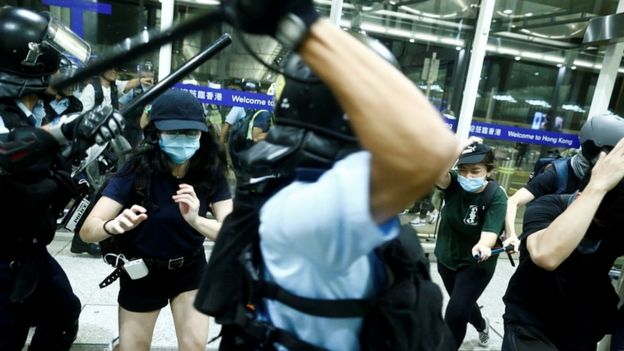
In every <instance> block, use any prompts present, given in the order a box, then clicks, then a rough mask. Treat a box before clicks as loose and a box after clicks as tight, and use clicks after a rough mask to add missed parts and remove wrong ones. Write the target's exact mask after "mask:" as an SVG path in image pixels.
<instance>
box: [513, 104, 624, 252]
mask: <svg viewBox="0 0 624 351" xmlns="http://www.w3.org/2000/svg"><path fill="white" fill-rule="evenodd" d="M579 134H580V135H579V137H580V141H581V151H580V152H579V153H577V154H576V155H574V156H572V157H570V158H567V159H559V160H555V161H552V163H551V164H549V165H547V166H546V165H545V167H546V169H544V170H543V171H542V170H538V172H539V171H541V173H539V174H536V175H535V176H534V178H533V179H531V180H530V181H529V183H528V184H527V185H526V186H524V187H522V188H520V189H518V191H516V192H515V193H514V194H513V195H512V196H510V197H509V199H508V202H507V213H506V215H505V233H506V239H505V243H504V245H505V246H507V245H514V246H515V247H516V248H517V247H518V245H519V243H520V242H519V240H518V236H517V233H516V227H515V223H516V214H517V211H518V209H519V208H520V207H522V206H524V205H526V204H527V203H529V202H531V201H533V200H534V199H537V198H539V197H541V196H544V195H548V194H570V193H573V192H575V191H576V190H578V188H579V185H580V182H581V180H582V179H583V178H584V177H585V175H586V174H587V172H588V170H589V168H590V167H591V165H592V164H593V163H595V162H596V157H597V156H598V152H599V151H600V148H601V147H602V146H604V140H619V139H620V138H622V137H624V119H623V118H621V117H619V116H616V115H611V114H606V115H597V116H594V117H590V118H588V119H587V121H586V122H585V123H584V124H583V126H582V127H581V131H580V133H579ZM611 146H613V145H611ZM555 163H560V165H556V164H555Z"/></svg>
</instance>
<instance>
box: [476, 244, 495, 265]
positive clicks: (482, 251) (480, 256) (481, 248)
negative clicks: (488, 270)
mask: <svg viewBox="0 0 624 351" xmlns="http://www.w3.org/2000/svg"><path fill="white" fill-rule="evenodd" d="M472 256H473V257H474V258H475V259H476V260H477V262H483V261H486V260H487V259H488V258H490V256H492V248H491V247H489V246H487V245H484V244H481V243H477V244H476V245H475V246H473V247H472Z"/></svg>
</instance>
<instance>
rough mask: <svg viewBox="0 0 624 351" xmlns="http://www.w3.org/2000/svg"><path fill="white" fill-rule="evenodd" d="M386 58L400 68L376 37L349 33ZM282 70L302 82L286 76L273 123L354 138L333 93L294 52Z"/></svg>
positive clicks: (344, 139) (335, 136)
mask: <svg viewBox="0 0 624 351" xmlns="http://www.w3.org/2000/svg"><path fill="white" fill-rule="evenodd" d="M351 34H352V35H353V36H354V37H355V38H356V39H358V40H359V41H360V42H362V43H363V44H364V45H366V46H367V47H368V48H370V49H372V50H373V51H374V52H375V53H377V54H378V55H379V56H381V57H382V58H383V59H385V60H386V61H388V62H390V63H391V64H392V65H394V66H395V67H397V68H399V63H398V61H397V59H396V58H395V57H394V55H393V54H392V52H390V50H389V49H388V48H387V47H385V46H384V45H383V44H382V43H381V42H379V41H378V40H376V39H373V38H370V37H368V36H366V35H364V34H361V33H359V32H357V33H351ZM283 66H284V72H285V73H286V74H287V75H289V76H293V77H295V78H299V79H300V80H302V81H303V82H305V83H303V82H300V81H297V80H294V79H290V78H288V77H287V76H286V83H285V86H284V88H283V90H282V92H281V94H280V96H279V101H278V103H277V105H276V108H275V123H276V124H282V125H288V126H294V127H299V128H304V129H308V130H313V131H316V132H318V133H320V134H322V135H325V136H330V137H333V138H337V139H341V140H343V141H355V140H356V138H355V136H354V134H353V132H352V130H351V126H350V125H349V122H348V120H347V119H346V118H345V114H344V112H343V111H342V108H341V107H340V105H339V104H338V101H337V100H336V98H335V97H334V94H333V93H332V92H331V91H330V90H329V88H328V87H327V86H326V85H325V84H324V83H322V82H321V81H320V80H318V78H317V77H316V76H315V74H314V73H313V72H312V70H311V69H310V67H308V65H307V64H306V63H305V62H303V60H302V59H301V57H300V56H299V55H297V54H294V53H293V54H291V55H290V56H288V57H287V58H286V60H284V64H283Z"/></svg>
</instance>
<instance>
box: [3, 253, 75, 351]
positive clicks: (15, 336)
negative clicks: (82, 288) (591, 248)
mask: <svg viewBox="0 0 624 351" xmlns="http://www.w3.org/2000/svg"><path fill="white" fill-rule="evenodd" d="M30 258H32V259H33V261H34V262H35V263H36V266H37V274H38V277H39V278H38V282H37V285H36V288H35V290H34V292H33V293H32V295H30V296H29V297H27V298H26V299H25V300H23V301H22V302H15V303H11V302H10V300H9V298H10V294H11V288H12V287H13V285H14V283H15V272H14V271H13V270H11V268H10V262H9V261H7V260H4V259H0V350H2V351H14V350H15V351H19V350H21V349H22V347H23V346H24V344H25V342H26V338H27V336H28V330H29V328H30V327H31V326H34V327H35V334H34V335H33V338H32V341H31V344H30V347H29V348H28V350H29V351H38V350H49V351H66V350H69V349H70V347H71V344H72V343H73V341H74V339H75V338H76V335H77V333H78V316H79V315H80V310H81V304H80V300H79V299H78V297H76V295H74V293H73V291H72V288H71V285H70V284H69V280H68V279H67V275H65V272H63V270H62V269H61V266H59V264H58V262H56V260H55V259H54V258H52V256H50V254H49V253H48V252H47V251H45V249H44V250H42V251H39V252H37V253H35V254H32V255H31V256H30Z"/></svg>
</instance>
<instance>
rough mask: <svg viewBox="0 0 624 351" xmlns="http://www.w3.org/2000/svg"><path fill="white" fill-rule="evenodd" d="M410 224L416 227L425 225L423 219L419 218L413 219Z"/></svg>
mask: <svg viewBox="0 0 624 351" xmlns="http://www.w3.org/2000/svg"><path fill="white" fill-rule="evenodd" d="M410 224H411V225H413V226H416V227H421V226H423V225H425V221H424V220H423V219H420V217H416V218H415V219H413V220H411V221H410Z"/></svg>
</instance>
